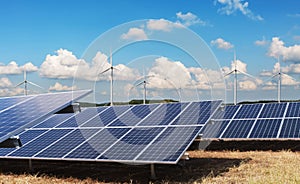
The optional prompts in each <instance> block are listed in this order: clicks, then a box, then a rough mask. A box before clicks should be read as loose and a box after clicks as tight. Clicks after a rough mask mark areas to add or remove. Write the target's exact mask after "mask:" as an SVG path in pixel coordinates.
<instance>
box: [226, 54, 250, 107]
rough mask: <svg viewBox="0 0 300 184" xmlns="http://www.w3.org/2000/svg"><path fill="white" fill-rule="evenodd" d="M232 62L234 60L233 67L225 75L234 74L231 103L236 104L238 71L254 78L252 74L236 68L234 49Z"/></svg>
mask: <svg viewBox="0 0 300 184" xmlns="http://www.w3.org/2000/svg"><path fill="white" fill-rule="evenodd" d="M233 62H234V69H233V70H232V71H231V72H229V73H227V74H226V75H225V77H226V76H229V75H231V74H234V85H233V103H234V105H236V104H237V74H238V73H241V74H244V75H246V76H248V77H251V78H254V79H255V77H253V76H252V75H250V74H248V73H245V72H242V71H240V70H238V69H237V66H236V54H235V51H234V58H233Z"/></svg>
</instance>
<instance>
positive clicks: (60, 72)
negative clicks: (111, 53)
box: [39, 49, 138, 81]
mask: <svg viewBox="0 0 300 184" xmlns="http://www.w3.org/2000/svg"><path fill="white" fill-rule="evenodd" d="M109 67H110V64H109V63H108V57H107V55H105V54H104V53H101V52H100V51H99V52H97V53H96V55H95V57H94V58H93V60H92V62H91V63H87V62H86V61H85V60H83V59H78V58H77V57H76V56H75V55H74V54H73V53H72V52H70V51H68V50H65V49H60V50H58V51H56V55H47V56H46V59H45V61H44V62H43V63H42V65H41V67H40V71H39V72H40V75H41V76H43V77H48V78H58V79H70V78H78V79H84V80H89V81H98V80H109V76H110V75H109V72H106V73H103V74H101V75H100V73H101V72H103V71H104V70H106V69H108V68H109ZM115 68H117V70H115V72H114V79H115V80H133V79H135V78H136V75H137V74H138V72H136V70H135V69H132V68H129V67H127V66H125V65H123V64H118V65H116V66H115Z"/></svg>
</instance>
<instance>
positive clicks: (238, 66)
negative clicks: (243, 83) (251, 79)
mask: <svg viewBox="0 0 300 184" xmlns="http://www.w3.org/2000/svg"><path fill="white" fill-rule="evenodd" d="M235 69H237V70H239V71H241V72H243V73H247V64H246V63H244V62H243V61H241V60H239V59H237V60H236V61H235V62H234V61H231V67H227V66H225V67H223V68H222V70H223V73H224V74H225V75H226V74H228V73H230V72H232V71H233V70H235ZM238 74H239V72H238Z"/></svg>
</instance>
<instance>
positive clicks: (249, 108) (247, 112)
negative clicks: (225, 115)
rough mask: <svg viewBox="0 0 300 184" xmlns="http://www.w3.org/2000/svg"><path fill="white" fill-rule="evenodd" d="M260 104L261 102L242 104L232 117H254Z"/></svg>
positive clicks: (260, 106)
mask: <svg viewBox="0 0 300 184" xmlns="http://www.w3.org/2000/svg"><path fill="white" fill-rule="evenodd" d="M262 106H263V105H262V104H253V105H242V106H241V108H240V109H239V111H238V112H237V114H236V115H235V117H234V119H247V118H256V117H257V116H258V113H259V112H260V110H261V108H262Z"/></svg>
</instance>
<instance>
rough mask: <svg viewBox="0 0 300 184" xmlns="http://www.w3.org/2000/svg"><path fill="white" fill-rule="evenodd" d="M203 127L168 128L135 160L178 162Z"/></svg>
mask: <svg viewBox="0 0 300 184" xmlns="http://www.w3.org/2000/svg"><path fill="white" fill-rule="evenodd" d="M201 128H202V127H170V128H167V130H165V131H164V132H163V133H162V134H161V135H160V136H159V137H158V138H157V139H156V140H155V141H154V142H153V143H152V144H150V145H149V146H148V147H146V148H145V150H143V151H142V152H141V154H140V155H138V157H137V158H135V160H136V161H142V162H147V161H151V162H160V161H164V162H173V163H174V162H177V161H178V160H179V159H180V157H181V156H182V154H183V153H184V151H186V149H187V148H188V147H189V145H190V144H191V143H192V141H193V140H194V139H195V138H196V136H197V135H198V133H199V131H200V129H201Z"/></svg>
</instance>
